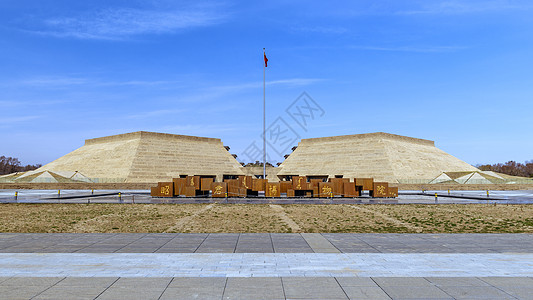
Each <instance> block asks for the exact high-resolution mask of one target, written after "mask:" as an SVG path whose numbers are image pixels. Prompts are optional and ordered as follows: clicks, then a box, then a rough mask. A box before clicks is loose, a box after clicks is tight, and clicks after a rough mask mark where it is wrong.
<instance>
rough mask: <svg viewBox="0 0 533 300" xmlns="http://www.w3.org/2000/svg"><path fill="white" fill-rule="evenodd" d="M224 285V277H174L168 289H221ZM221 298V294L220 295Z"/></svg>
mask: <svg viewBox="0 0 533 300" xmlns="http://www.w3.org/2000/svg"><path fill="white" fill-rule="evenodd" d="M225 285H226V278H224V277H175V278H173V279H172V281H171V282H170V284H169V285H168V288H186V287H194V288H201V287H213V288H222V289H224V286H225ZM220 296H222V293H220Z"/></svg>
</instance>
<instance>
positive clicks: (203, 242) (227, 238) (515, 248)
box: [0, 233, 533, 253]
mask: <svg viewBox="0 0 533 300" xmlns="http://www.w3.org/2000/svg"><path fill="white" fill-rule="evenodd" d="M53 252H56V253H58V252H59V253H70V252H76V253H114V252H117V253H139V252H142V253H156V252H157V253H312V252H315V253H331V252H334V253H338V252H341V253H533V234H393V233H390V234H374V233H322V234H320V233H311V234H308V233H302V234H300V233H295V234H280V233H270V234H269V233H242V234H238V233H231V234H208V233H200V234H189V233H163V234H146V233H140V234H138V233H109V234H81V233H41V234H34V233H29V234H22V233H20V234H13V233H0V253H53Z"/></svg>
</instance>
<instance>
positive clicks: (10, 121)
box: [0, 116, 40, 125]
mask: <svg viewBox="0 0 533 300" xmlns="http://www.w3.org/2000/svg"><path fill="white" fill-rule="evenodd" d="M38 118H40V116H18V117H0V125H15V124H19V123H23V122H28V121H33V120H35V119H38Z"/></svg>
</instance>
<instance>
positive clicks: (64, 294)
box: [32, 286, 106, 300]
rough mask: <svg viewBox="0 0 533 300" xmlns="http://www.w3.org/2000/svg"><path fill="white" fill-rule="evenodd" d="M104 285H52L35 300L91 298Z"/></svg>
mask: <svg viewBox="0 0 533 300" xmlns="http://www.w3.org/2000/svg"><path fill="white" fill-rule="evenodd" d="M105 289H106V288H105V287H87V286H83V287H80V286H76V287H57V286H53V287H51V288H49V289H48V290H46V291H44V292H42V293H41V294H39V295H38V296H36V297H35V298H32V300H33V299H35V300H92V299H95V298H96V297H97V296H98V295H100V294H101V293H102V292H104V291H105Z"/></svg>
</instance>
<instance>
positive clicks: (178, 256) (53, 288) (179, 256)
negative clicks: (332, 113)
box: [0, 233, 533, 299]
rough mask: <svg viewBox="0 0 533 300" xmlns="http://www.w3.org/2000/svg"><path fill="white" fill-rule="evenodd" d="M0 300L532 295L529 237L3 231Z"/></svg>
mask: <svg viewBox="0 0 533 300" xmlns="http://www.w3.org/2000/svg"><path fill="white" fill-rule="evenodd" d="M0 252H2V253H0V298H1V299H391V298H392V299H533V278H532V277H533V235H531V234H318V233H309V234H306V233H302V234H268V233H267V234H260V233H259V234H123V233H118V234H17V233H4V234H0Z"/></svg>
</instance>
